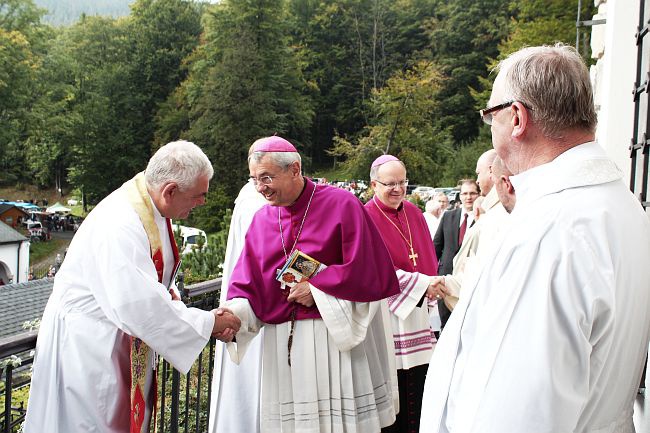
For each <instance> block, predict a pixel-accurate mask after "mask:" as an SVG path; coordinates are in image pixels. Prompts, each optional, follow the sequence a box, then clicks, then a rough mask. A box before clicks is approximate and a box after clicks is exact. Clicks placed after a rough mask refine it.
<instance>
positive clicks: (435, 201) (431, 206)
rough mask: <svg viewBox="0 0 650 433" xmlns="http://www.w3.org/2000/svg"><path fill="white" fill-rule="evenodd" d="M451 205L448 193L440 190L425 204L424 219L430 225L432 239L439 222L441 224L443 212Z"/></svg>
mask: <svg viewBox="0 0 650 433" xmlns="http://www.w3.org/2000/svg"><path fill="white" fill-rule="evenodd" d="M448 207H449V197H447V194H445V193H444V192H442V191H440V192H438V193H436V195H434V196H433V197H432V198H431V200H429V201H428V202H426V204H425V205H424V219H425V220H426V222H427V227H429V233H430V234H431V240H432V241H433V237H434V236H435V234H436V230H438V224H440V218H441V217H442V214H443V213H444V212H445V211H446V210H447V208H448Z"/></svg>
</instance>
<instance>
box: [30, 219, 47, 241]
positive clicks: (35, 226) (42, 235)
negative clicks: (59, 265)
mask: <svg viewBox="0 0 650 433" xmlns="http://www.w3.org/2000/svg"><path fill="white" fill-rule="evenodd" d="M27 236H28V237H29V240H30V242H40V241H47V240H49V239H50V232H49V231H48V230H47V228H45V227H43V224H41V222H40V221H29V222H27Z"/></svg>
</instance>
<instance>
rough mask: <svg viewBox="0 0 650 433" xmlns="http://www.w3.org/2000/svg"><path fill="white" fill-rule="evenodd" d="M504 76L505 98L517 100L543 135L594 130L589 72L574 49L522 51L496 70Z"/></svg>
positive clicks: (537, 48)
mask: <svg viewBox="0 0 650 433" xmlns="http://www.w3.org/2000/svg"><path fill="white" fill-rule="evenodd" d="M496 69H497V70H498V71H502V72H503V73H505V81H504V82H505V89H504V90H505V99H504V101H503V102H506V101H509V100H514V101H519V102H521V103H522V104H524V105H525V106H526V107H527V108H529V110H530V111H529V113H530V116H531V117H532V119H533V121H534V122H535V123H536V124H537V125H538V127H539V128H540V130H541V131H542V133H543V134H544V135H545V136H546V137H548V138H551V139H561V138H562V136H563V132H564V131H567V130H569V129H573V128H578V129H583V130H587V131H589V132H594V131H595V130H596V123H597V117H596V109H595V106H594V97H593V91H592V87H591V81H590V77H589V70H588V69H587V66H586V65H585V63H584V61H583V60H582V58H581V57H580V54H578V52H577V51H576V50H575V48H573V47H571V46H568V45H564V44H561V43H558V44H555V45H554V46H548V45H545V46H540V47H528V48H523V49H521V50H519V51H517V52H515V53H513V54H511V55H510V56H509V57H508V58H506V59H504V60H502V61H501V62H500V63H499V65H498V66H497V68H496Z"/></svg>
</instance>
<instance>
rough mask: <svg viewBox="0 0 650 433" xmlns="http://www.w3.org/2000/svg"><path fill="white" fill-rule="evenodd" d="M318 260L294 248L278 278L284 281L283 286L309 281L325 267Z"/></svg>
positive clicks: (281, 281)
mask: <svg viewBox="0 0 650 433" xmlns="http://www.w3.org/2000/svg"><path fill="white" fill-rule="evenodd" d="M325 267H326V266H325V265H323V264H322V263H321V262H319V261H318V260H316V259H314V258H313V257H310V256H308V255H307V254H305V253H303V252H302V251H299V250H294V251H293V252H292V253H291V255H290V256H289V260H287V262H286V263H285V264H284V266H283V267H282V269H280V272H278V276H277V277H276V279H277V280H278V281H279V282H280V283H282V287H284V286H285V285H286V286H289V287H293V286H295V285H296V284H298V283H300V282H302V281H307V280H309V278H311V277H313V276H314V275H316V274H317V273H318V272H320V271H321V270H323V269H325Z"/></svg>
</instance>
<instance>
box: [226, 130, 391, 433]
mask: <svg viewBox="0 0 650 433" xmlns="http://www.w3.org/2000/svg"><path fill="white" fill-rule="evenodd" d="M248 168H249V172H250V178H251V180H252V182H253V184H254V185H255V187H256V188H257V192H259V193H260V194H261V195H262V196H263V197H264V198H265V199H266V201H267V203H268V205H267V206H264V207H262V208H261V209H260V210H259V211H257V213H256V214H255V216H254V217H253V220H252V222H251V225H250V228H249V229H248V231H247V233H246V237H245V241H244V247H243V250H242V253H241V255H240V256H239V260H238V261H237V264H236V265H235V268H234V270H233V271H232V274H231V275H230V282H229V284H228V295H227V297H228V302H226V304H225V305H226V306H227V307H228V308H230V309H232V311H233V312H234V313H235V314H236V315H237V316H238V317H239V318H240V319H241V321H242V326H241V329H240V331H239V332H238V333H237V341H236V343H235V342H233V343H229V344H228V351H229V354H230V357H231V359H232V360H233V361H234V362H237V363H238V362H240V360H242V358H243V357H244V356H245V355H246V356H247V349H248V346H249V344H250V342H251V340H252V339H253V338H254V336H255V335H256V334H257V332H258V331H259V330H260V329H261V327H264V343H263V346H264V349H263V355H262V358H263V364H262V390H261V393H262V397H261V420H260V423H261V426H260V431H262V432H281V431H287V432H335V431H340V432H346V431H356V432H359V433H371V432H375V433H376V432H379V431H380V429H381V428H383V427H386V426H388V425H390V424H392V423H393V422H394V421H395V411H396V410H395V406H394V399H395V398H396V397H397V396H396V395H394V387H396V385H397V384H396V383H394V381H393V378H394V374H395V373H394V368H395V366H394V358H392V363H391V358H390V357H389V355H392V353H393V352H392V347H390V346H389V345H388V339H387V333H386V329H387V327H388V326H390V325H389V322H385V321H384V320H385V319H387V316H384V314H383V313H384V312H385V309H384V308H382V307H381V306H382V302H379V301H381V300H382V299H384V298H387V297H389V296H392V295H396V294H398V293H399V284H398V281H397V277H396V275H395V271H394V268H393V263H392V261H391V259H390V255H389V253H388V251H387V249H386V246H385V245H384V243H383V241H382V239H381V237H380V235H379V233H378V231H377V229H376V228H375V225H374V224H373V222H372V220H371V219H370V217H369V216H368V214H367V213H366V212H365V210H364V208H363V205H362V204H361V202H360V201H359V200H358V199H357V198H356V197H355V196H354V195H353V194H351V193H350V192H348V191H345V190H343V189H338V188H334V187H331V186H329V185H320V184H319V185H317V184H314V183H313V182H312V181H311V180H310V179H307V178H306V177H304V176H303V175H302V167H301V161H300V155H299V154H298V152H297V151H296V149H295V147H294V146H293V145H292V144H291V143H289V142H288V141H287V140H285V139H283V138H281V137H278V136H273V137H265V138H261V139H259V140H257V141H256V142H255V143H254V148H253V153H252V154H251V155H250V156H249V162H248ZM386 313H387V312H386ZM393 356H394V355H393Z"/></svg>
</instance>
